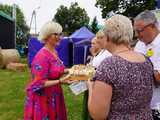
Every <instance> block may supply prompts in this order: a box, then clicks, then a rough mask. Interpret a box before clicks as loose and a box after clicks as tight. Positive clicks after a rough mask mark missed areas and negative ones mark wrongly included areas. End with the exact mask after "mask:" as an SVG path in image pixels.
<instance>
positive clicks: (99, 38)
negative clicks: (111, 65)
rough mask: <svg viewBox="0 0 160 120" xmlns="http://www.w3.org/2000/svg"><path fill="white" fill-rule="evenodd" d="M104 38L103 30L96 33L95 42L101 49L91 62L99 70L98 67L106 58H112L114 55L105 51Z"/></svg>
mask: <svg viewBox="0 0 160 120" xmlns="http://www.w3.org/2000/svg"><path fill="white" fill-rule="evenodd" d="M104 38H105V36H104V32H103V31H102V30H99V31H98V32H97V33H96V37H95V39H94V41H93V42H94V43H95V45H96V46H97V47H98V48H99V50H98V52H97V54H96V55H95V56H94V57H93V60H92V62H91V63H92V66H94V67H95V68H98V66H99V65H100V64H101V62H102V61H103V60H104V59H105V58H107V57H110V56H111V55H112V54H111V53H110V52H109V51H108V50H106V49H104V43H105V40H104Z"/></svg>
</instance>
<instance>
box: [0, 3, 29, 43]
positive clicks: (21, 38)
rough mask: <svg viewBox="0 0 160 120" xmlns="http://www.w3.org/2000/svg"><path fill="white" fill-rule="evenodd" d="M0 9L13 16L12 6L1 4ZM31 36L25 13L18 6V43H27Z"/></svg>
mask: <svg viewBox="0 0 160 120" xmlns="http://www.w3.org/2000/svg"><path fill="white" fill-rule="evenodd" d="M0 11H3V12H4V13H6V14H7V15H9V16H12V6H10V5H3V4H0ZM28 37H29V27H28V26H27V24H26V21H25V18H24V14H23V12H22V11H21V9H20V8H19V6H17V7H16V43H17V44H21V45H25V44H27V40H28Z"/></svg>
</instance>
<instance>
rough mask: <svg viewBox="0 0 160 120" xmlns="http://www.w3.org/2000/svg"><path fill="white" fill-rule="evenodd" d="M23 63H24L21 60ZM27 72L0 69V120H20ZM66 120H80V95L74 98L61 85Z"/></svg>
mask: <svg viewBox="0 0 160 120" xmlns="http://www.w3.org/2000/svg"><path fill="white" fill-rule="evenodd" d="M22 61H23V63H25V62H26V60H25V59H22ZM28 79H29V70H28V69H26V70H25V72H14V71H9V70H4V69H2V70H1V69H0V120H22V119H23V107H24V99H25V86H26V83H27V82H28ZM63 89H64V95H65V102H66V106H67V112H68V113H67V114H68V120H82V117H81V115H82V102H83V97H82V95H79V96H75V95H73V94H72V93H71V91H70V90H69V87H68V86H67V85H63Z"/></svg>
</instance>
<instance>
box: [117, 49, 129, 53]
mask: <svg viewBox="0 0 160 120" xmlns="http://www.w3.org/2000/svg"><path fill="white" fill-rule="evenodd" d="M127 51H130V49H126V50H121V51H117V52H115V53H114V54H120V53H124V52H127Z"/></svg>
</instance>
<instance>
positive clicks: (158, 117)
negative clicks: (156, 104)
mask: <svg viewBox="0 0 160 120" xmlns="http://www.w3.org/2000/svg"><path fill="white" fill-rule="evenodd" d="M152 115H153V119H154V120H160V112H159V111H158V110H152Z"/></svg>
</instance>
